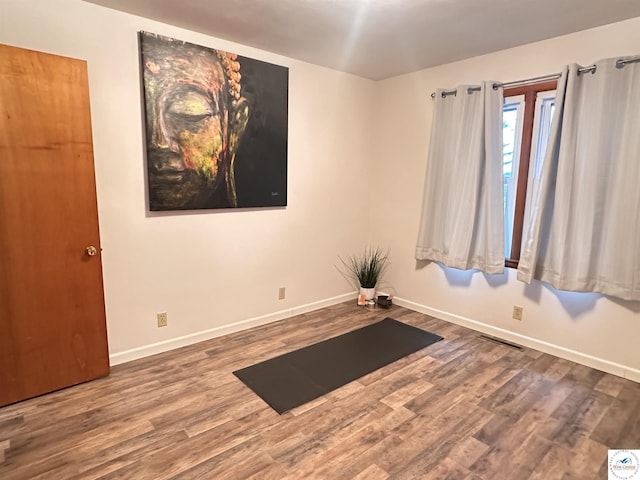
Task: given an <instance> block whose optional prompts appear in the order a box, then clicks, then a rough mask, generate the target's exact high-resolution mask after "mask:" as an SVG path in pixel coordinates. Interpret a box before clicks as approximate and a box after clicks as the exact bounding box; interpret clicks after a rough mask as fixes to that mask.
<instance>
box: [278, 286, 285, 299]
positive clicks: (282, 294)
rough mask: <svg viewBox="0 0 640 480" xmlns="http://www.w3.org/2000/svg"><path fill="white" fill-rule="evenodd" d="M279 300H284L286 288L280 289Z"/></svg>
mask: <svg viewBox="0 0 640 480" xmlns="http://www.w3.org/2000/svg"><path fill="white" fill-rule="evenodd" d="M278 300H284V287H280V288H279V289H278Z"/></svg>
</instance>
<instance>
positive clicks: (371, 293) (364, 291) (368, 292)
mask: <svg viewBox="0 0 640 480" xmlns="http://www.w3.org/2000/svg"><path fill="white" fill-rule="evenodd" d="M360 295H364V298H365V300H373V299H374V298H376V289H375V288H362V287H360Z"/></svg>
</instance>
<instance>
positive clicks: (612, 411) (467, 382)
mask: <svg viewBox="0 0 640 480" xmlns="http://www.w3.org/2000/svg"><path fill="white" fill-rule="evenodd" d="M353 303H354V302H349V303H343V304H340V305H336V306H332V307H329V308H325V309H323V310H319V311H316V312H312V313H309V314H305V315H300V316H297V317H293V318H290V319H287V320H284V321H281V322H277V323H273V324H269V325H266V326H262V327H258V328H254V329H251V330H246V331H243V332H239V333H235V334H232V335H228V336H225V337H221V338H217V339H213V340H209V341H206V342H203V343H199V344H197V345H192V346H189V347H186V348H182V349H178V350H174V351H171V352H167V353H164V354H161V355H156V356H153V357H148V358H145V359H142V360H138V361H134V362H130V363H128V364H125V365H120V366H117V367H114V368H113V371H112V373H111V375H110V376H109V377H108V378H105V379H100V380H96V381H93V382H90V383H87V384H84V385H79V386H75V387H72V388H68V389H66V390H63V391H60V392H56V393H52V394H49V395H45V396H42V397H39V398H35V399H32V400H27V401H24V402H21V403H18V404H15V405H10V406H8V407H4V408H0V478H2V479H3V480H11V479H36V478H42V479H47V480H52V479H64V480H70V479H97V478H101V479H114V478H125V479H135V480H142V479H154V480H156V479H216V480H218V479H245V478H254V479H276V480H281V479H343V478H344V479H352V478H353V479H366V480H378V479H387V478H392V479H434V480H435V479H437V480H445V479H455V480H460V479H473V480H489V479H492V480H493V479H498V480H499V479H506V480H526V479H531V480H533V479H542V480H553V479H562V480H574V479H575V480H588V479H606V478H607V449H608V448H640V409H639V408H638V405H639V404H640V384H637V383H634V382H631V381H628V380H624V379H622V378H619V377H616V376H613V375H609V374H605V373H602V372H600V371H597V370H593V369H590V368H587V367H584V366H581V365H578V364H575V363H572V362H569V361H566V360H562V359H559V358H556V357H553V356H550V355H547V354H542V353H540V352H538V351H535V350H531V349H526V348H525V349H524V350H523V351H519V350H515V349H512V348H509V347H507V346H504V345H501V344H498V343H494V342H491V341H487V340H485V339H482V338H480V336H479V334H478V333H477V332H474V331H472V330H469V329H466V328H463V327H459V326H456V325H453V324H449V323H447V322H444V321H440V320H437V319H434V318H432V317H429V316H426V315H423V314H419V313H416V312H412V311H410V310H407V309H404V308H400V307H397V306H394V307H393V308H392V309H391V310H374V309H367V308H363V307H357V306H356V305H354V304H353ZM385 316H391V317H393V318H396V319H398V320H401V321H403V322H405V323H409V324H411V325H414V326H417V327H420V328H423V329H425V330H429V331H431V332H434V333H437V334H440V335H442V336H444V337H445V340H443V341H441V342H439V343H436V344H434V345H431V346H430V347H427V348H426V349H423V350H421V351H419V352H416V353H414V354H412V355H410V356H409V357H406V358H404V359H402V360H399V361H397V362H395V363H393V364H391V365H389V366H387V367H384V368H382V369H380V370H378V371H376V372H373V373H371V374H369V375H367V376H365V377H363V378H361V379H360V380H358V381H355V382H352V383H350V384H348V385H346V386H344V387H343V388H340V389H339V390H336V391H334V392H332V393H330V394H328V395H326V396H325V397H322V398H320V399H318V400H316V401H314V402H312V403H310V404H307V405H304V406H302V407H299V408H297V409H295V410H293V411H291V412H289V413H286V414H284V415H278V414H277V413H276V412H275V411H273V410H272V409H271V408H270V407H268V406H267V405H266V404H265V403H264V402H263V401H262V400H261V399H260V398H258V397H257V396H256V395H255V394H254V393H253V392H252V391H251V390H249V389H248V388H247V387H246V386H245V385H244V384H242V383H241V382H240V381H239V380H237V379H236V377H235V376H234V375H233V374H232V371H233V370H236V369H238V368H241V367H245V366H248V365H251V364H253V363H256V362H258V361H262V360H265V359H267V358H271V357H273V356H275V355H279V354H282V353H285V352H288V351H291V350H294V349H297V348H300V347H303V346H306V345H308V344H311V343H315V342H317V341H319V340H323V339H326V338H329V337H332V336H335V335H338V334H341V333H344V332H347V331H350V330H353V329H355V328H358V327H362V326H364V325H368V324H370V323H373V322H375V321H378V320H380V319H382V318H384V317H385Z"/></svg>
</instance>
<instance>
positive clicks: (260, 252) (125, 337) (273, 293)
mask: <svg viewBox="0 0 640 480" xmlns="http://www.w3.org/2000/svg"><path fill="white" fill-rule="evenodd" d="M139 30H146V31H150V32H154V33H158V34H162V35H167V36H170V37H174V38H178V39H181V40H186V41H190V42H193V43H197V44H200V45H205V46H210V47H213V48H219V49H223V50H227V51H231V52H234V53H238V54H240V55H245V56H249V57H252V58H256V59H259V60H263V61H267V62H271V63H276V64H279V65H284V66H286V67H289V69H290V70H289V95H290V97H289V154H288V168H289V172H288V182H289V187H288V203H289V206H288V207H286V208H280V209H263V210H238V211H218V212H212V211H208V212H200V213H191V214H185V213H183V214H171V215H156V216H152V215H149V214H148V213H147V209H146V204H145V194H144V192H145V183H144V168H145V167H144V163H143V137H142V134H143V122H142V119H143V116H142V113H141V93H140V75H139V67H138V64H139V58H138V40H137V31H139ZM0 42H1V43H5V44H9V45H15V46H19V47H24V48H29V49H34V50H40V51H45V52H50V53H54V54H58V55H64V56H69V57H75V58H81V59H84V60H86V61H87V62H88V71H89V87H90V95H91V109H92V112H91V114H92V115H91V117H92V122H93V133H94V156H95V164H96V179H97V191H98V210H99V220H100V229H101V241H102V247H103V249H104V251H103V258H102V261H103V268H104V287H105V300H106V310H107V328H108V336H109V347H110V353H111V359H112V363H118V362H121V361H125V360H127V359H131V358H135V357H138V356H143V355H147V354H150V353H154V352H157V351H161V350H165V349H168V348H171V347H174V346H177V345H180V344H185V343H189V342H193V341H196V340H199V339H201V338H206V337H208V336H212V335H217V334H220V333H225V332H228V331H231V330H234V329H238V328H243V327H246V326H250V325H254V324H256V323H260V322H265V321H269V320H274V319H277V318H283V317H285V316H289V315H291V314H292V313H296V312H301V311H304V310H306V309H311V308H316V307H318V306H319V305H323V304H329V303H332V302H334V303H335V302H336V301H339V300H342V299H346V298H348V297H349V296H351V293H350V292H352V290H353V288H352V287H351V286H350V285H348V284H347V282H346V281H345V280H344V279H343V278H342V277H341V276H340V274H339V273H338V272H337V271H336V269H335V267H334V265H335V264H337V261H338V255H343V256H344V255H348V254H349V253H352V252H354V251H356V250H357V249H358V248H360V246H361V245H362V244H363V243H364V242H366V241H367V238H366V234H367V232H368V230H369V226H368V225H369V223H368V221H367V214H368V213H369V210H368V204H367V194H368V192H369V187H370V185H369V181H368V175H369V171H370V169H369V168H368V167H369V162H370V158H371V152H372V150H371V149H370V139H371V135H370V132H371V128H372V127H371V122H372V120H373V115H372V106H373V101H372V94H373V89H374V86H375V84H374V83H373V82H371V81H368V80H364V79H361V78H358V77H354V76H351V75H347V74H343V73H339V72H335V71H332V70H328V69H325V68H321V67H317V66H313V65H310V64H306V63H303V62H298V61H295V60H292V59H289V58H285V57H282V56H278V55H274V54H271V53H268V52H264V51H260V50H256V49H253V48H249V47H246V46H243V45H238V44H234V43H230V42H226V41H223V40H218V39H215V38H211V37H208V36H205V35H200V34H196V33H193V32H190V31H186V30H183V29H179V28H175V27H172V26H169V25H165V24H161V23H157V22H153V21H150V20H146V19H143V18H139V17H135V16H132V15H127V14H123V13H120V12H116V11H113V10H109V9H105V8H102V7H98V6H95V5H92V4H88V3H84V2H81V1H79V0H56V1H51V0H0ZM279 287H286V299H285V300H282V301H279V300H277V295H278V288H279ZM353 297H354V298H355V295H354V296H353ZM161 311H166V312H168V318H169V326H168V327H166V328H162V329H159V328H157V327H156V318H155V317H156V312H161ZM238 322H241V323H238ZM242 322H244V323H242ZM163 342H165V343H163Z"/></svg>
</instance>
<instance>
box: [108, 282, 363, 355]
mask: <svg viewBox="0 0 640 480" xmlns="http://www.w3.org/2000/svg"><path fill="white" fill-rule="evenodd" d="M356 296H357V293H356V292H351V293H346V294H344V295H338V296H337V297H332V298H327V299H325V300H320V301H318V302H312V303H308V304H306V305H300V306H297V307H292V308H288V309H286V310H280V311H279V312H274V313H270V314H267V315H262V316H259V317H253V318H248V319H246V320H241V321H239V322H235V323H230V324H228V325H222V326H219V327H215V328H211V329H209V330H204V331H202V332H196V333H191V334H189V335H184V336H182V337H177V338H171V339H169V340H164V341H162V342H158V343H152V344H150V345H144V346H142V347H137V348H132V349H131V350H126V351H124V352H117V353H113V354H110V355H109V363H110V364H111V365H112V366H113V365H119V364H121V363H125V362H130V361H132V360H137V359H139V358H143V357H148V356H150V355H155V354H157V353H162V352H167V351H169V350H173V349H174V348H180V347H185V346H187V345H192V344H194V343H198V342H202V341H204V340H210V339H212V338H215V337H220V336H222V335H227V334H229V333H234V332H238V331H240V330H245V329H247V328H251V327H257V326H259V325H265V324H267V323H271V322H277V321H278V320H283V319H285V318H289V317H294V316H296V315H301V314H303V313H307V312H312V311H314V310H318V309H320V308H324V307H329V306H331V305H336V304H338V303H342V302H345V301H347V300H351V299H355V298H356Z"/></svg>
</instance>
